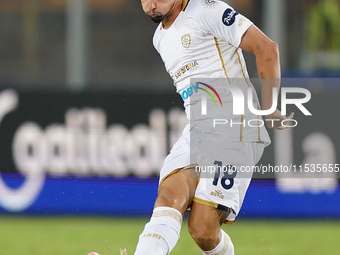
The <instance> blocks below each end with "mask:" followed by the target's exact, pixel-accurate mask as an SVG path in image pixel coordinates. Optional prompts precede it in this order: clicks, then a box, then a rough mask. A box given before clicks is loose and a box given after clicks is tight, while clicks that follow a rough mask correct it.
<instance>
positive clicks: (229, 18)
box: [222, 8, 239, 27]
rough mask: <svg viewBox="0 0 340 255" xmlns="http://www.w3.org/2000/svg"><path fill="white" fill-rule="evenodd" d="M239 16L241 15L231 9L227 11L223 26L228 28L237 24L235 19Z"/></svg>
mask: <svg viewBox="0 0 340 255" xmlns="http://www.w3.org/2000/svg"><path fill="white" fill-rule="evenodd" d="M238 14H239V13H238V12H236V11H234V10H233V9H231V8H228V9H226V10H225V11H224V13H223V16H222V22H223V24H224V25H226V26H228V27H229V26H231V25H232V24H234V23H235V19H236V16H237V15H238Z"/></svg>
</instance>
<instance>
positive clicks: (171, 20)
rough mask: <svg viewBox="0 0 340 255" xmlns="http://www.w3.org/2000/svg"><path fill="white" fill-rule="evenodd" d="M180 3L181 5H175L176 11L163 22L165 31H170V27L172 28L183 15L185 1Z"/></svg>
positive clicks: (179, 0)
mask: <svg viewBox="0 0 340 255" xmlns="http://www.w3.org/2000/svg"><path fill="white" fill-rule="evenodd" d="M178 2H179V4H176V5H174V9H173V11H172V13H171V15H170V16H169V18H167V19H166V20H163V21H162V26H163V28H164V29H168V28H169V27H171V25H172V24H173V23H174V22H175V20H176V18H177V17H178V15H179V14H180V13H181V11H182V8H183V4H184V2H185V1H183V0H182V1H181V0H178Z"/></svg>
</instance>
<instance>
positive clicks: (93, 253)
mask: <svg viewBox="0 0 340 255" xmlns="http://www.w3.org/2000/svg"><path fill="white" fill-rule="evenodd" d="M87 255H100V254H99V253H98V252H90V253H89V254H87Z"/></svg>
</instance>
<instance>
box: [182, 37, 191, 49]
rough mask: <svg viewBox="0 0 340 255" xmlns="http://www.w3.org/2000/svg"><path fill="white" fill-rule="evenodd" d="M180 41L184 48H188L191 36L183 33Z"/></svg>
mask: <svg viewBox="0 0 340 255" xmlns="http://www.w3.org/2000/svg"><path fill="white" fill-rule="evenodd" d="M181 42H182V45H183V47H184V48H186V49H187V48H189V47H190V45H191V36H190V35H189V34H185V35H183V36H182V38H181Z"/></svg>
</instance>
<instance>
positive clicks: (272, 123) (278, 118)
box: [264, 109, 294, 130]
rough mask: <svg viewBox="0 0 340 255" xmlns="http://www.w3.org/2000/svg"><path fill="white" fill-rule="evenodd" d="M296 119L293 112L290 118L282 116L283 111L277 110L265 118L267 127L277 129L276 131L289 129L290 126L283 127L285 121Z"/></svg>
mask: <svg viewBox="0 0 340 255" xmlns="http://www.w3.org/2000/svg"><path fill="white" fill-rule="evenodd" d="M293 117H294V112H292V113H291V114H289V116H288V117H286V116H284V115H282V114H281V111H279V110H278V109H276V110H275V112H273V113H272V114H270V115H267V116H264V118H265V120H266V123H267V127H268V128H270V129H276V130H284V129H287V128H288V126H287V125H285V126H283V125H282V121H284V120H286V121H287V120H292V119H293Z"/></svg>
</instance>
